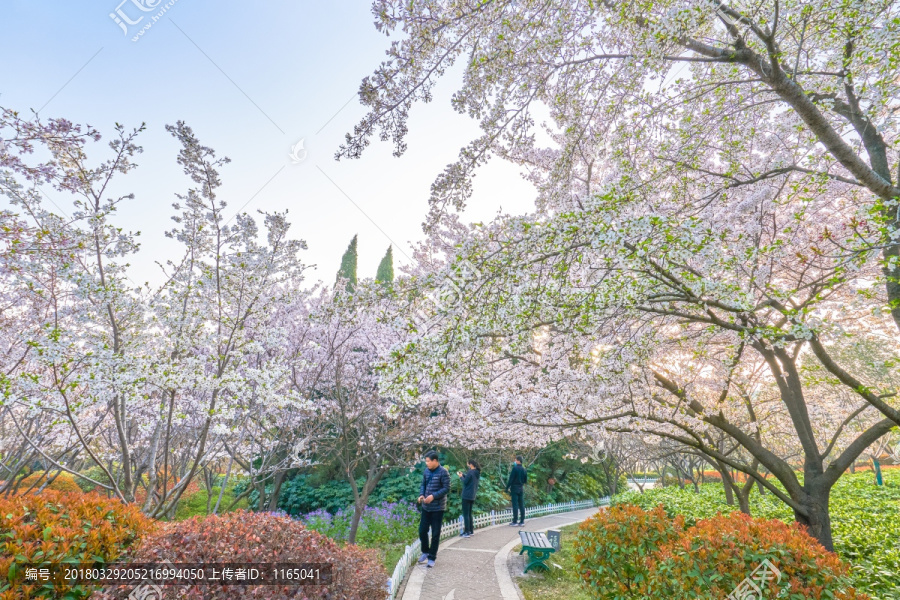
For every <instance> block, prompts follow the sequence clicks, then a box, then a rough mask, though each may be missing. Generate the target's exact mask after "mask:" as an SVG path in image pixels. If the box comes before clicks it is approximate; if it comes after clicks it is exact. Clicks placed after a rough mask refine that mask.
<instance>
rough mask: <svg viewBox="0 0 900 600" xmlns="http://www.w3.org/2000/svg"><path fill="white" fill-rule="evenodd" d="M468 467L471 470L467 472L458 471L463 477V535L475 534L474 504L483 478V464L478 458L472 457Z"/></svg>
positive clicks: (470, 535)
mask: <svg viewBox="0 0 900 600" xmlns="http://www.w3.org/2000/svg"><path fill="white" fill-rule="evenodd" d="M468 467H469V470H468V471H466V472H465V474H463V472H462V471H457V472H456V474H457V475H458V476H459V477H461V478H462V513H463V532H462V537H472V536H473V535H475V527H474V525H473V523H472V506H473V505H474V504H475V494H477V493H478V481H479V480H480V479H481V465H479V464H478V461H477V460H475V459H474V458H473V459H471V460H470V461H469V463H468Z"/></svg>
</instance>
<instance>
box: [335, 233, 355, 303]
mask: <svg viewBox="0 0 900 600" xmlns="http://www.w3.org/2000/svg"><path fill="white" fill-rule="evenodd" d="M356 238H357V236H355V235H354V236H353V239H352V240H351V241H350V245H349V246H347V250H345V251H344V256H342V257H341V267H340V269H338V272H337V279H336V282H337V281H340V280H341V279H346V280H347V291H348V292H352V291H353V290H354V289H356V260H357V252H356Z"/></svg>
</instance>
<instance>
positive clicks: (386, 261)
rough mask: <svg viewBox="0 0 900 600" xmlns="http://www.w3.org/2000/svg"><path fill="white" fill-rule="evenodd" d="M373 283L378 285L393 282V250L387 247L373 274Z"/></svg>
mask: <svg viewBox="0 0 900 600" xmlns="http://www.w3.org/2000/svg"><path fill="white" fill-rule="evenodd" d="M375 281H377V282H378V283H391V282H392V281H394V248H393V246H388V249H387V252H385V254H384V258H382V259H381V262H380V263H378V270H377V271H376V272H375Z"/></svg>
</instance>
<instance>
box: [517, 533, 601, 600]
mask: <svg viewBox="0 0 900 600" xmlns="http://www.w3.org/2000/svg"><path fill="white" fill-rule="evenodd" d="M577 530H578V524H574V525H567V526H565V527H563V528H562V529H561V530H560V531H562V548H561V549H560V551H559V552H554V553H553V555H552V556H551V557H550V559H549V560H548V561H547V563H548V565H549V567H550V570H549V571H543V570H539V571H534V570H532V571H529V572H528V574H527V575H525V576H523V577H520V578H519V579H517V581H516V582H517V583H518V585H519V589H521V590H522V594H523V595H524V596H525V600H593V599H592V598H591V596H590V594H588V592H587V590H585V589H584V588H582V586H581V579H579V577H578V571H577V567H576V565H575V558H574V556H573V553H572V541H573V540H574V538H575V532H576V531H577ZM521 549H522V547H521V546H517V547H516V549H515V552H516V553H518V552H519V551H520V550H521ZM554 563H556V564H554ZM556 565H559V566H560V567H562V568H557V567H556ZM532 574H533V575H532Z"/></svg>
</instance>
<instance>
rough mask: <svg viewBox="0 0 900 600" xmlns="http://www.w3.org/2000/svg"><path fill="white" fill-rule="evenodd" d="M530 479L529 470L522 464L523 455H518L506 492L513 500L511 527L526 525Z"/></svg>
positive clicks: (510, 473)
mask: <svg viewBox="0 0 900 600" xmlns="http://www.w3.org/2000/svg"><path fill="white" fill-rule="evenodd" d="M527 481H528V471H526V470H525V467H523V466H522V457H521V456H517V457H516V464H514V465H513V468H512V470H511V471H510V472H509V479H508V480H507V482H506V492H507V493H508V494H509V498H510V500H512V509H513V520H512V523H510V526H511V527H522V526H524V525H525V483H526V482H527Z"/></svg>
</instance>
